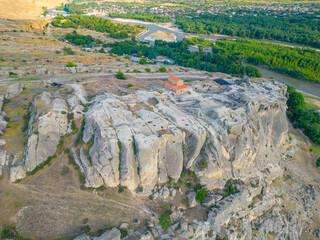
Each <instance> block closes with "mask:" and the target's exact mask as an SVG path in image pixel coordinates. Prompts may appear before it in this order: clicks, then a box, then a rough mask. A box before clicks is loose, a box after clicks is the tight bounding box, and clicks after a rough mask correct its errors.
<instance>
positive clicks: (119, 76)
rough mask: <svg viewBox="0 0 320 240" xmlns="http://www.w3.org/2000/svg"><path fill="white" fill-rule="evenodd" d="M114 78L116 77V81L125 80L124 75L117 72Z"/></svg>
mask: <svg viewBox="0 0 320 240" xmlns="http://www.w3.org/2000/svg"><path fill="white" fill-rule="evenodd" d="M116 77H117V78H118V79H122V80H125V79H126V77H125V76H124V73H123V72H121V71H119V72H118V73H117V75H116Z"/></svg>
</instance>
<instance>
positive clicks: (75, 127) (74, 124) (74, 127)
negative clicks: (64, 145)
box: [71, 120, 77, 131]
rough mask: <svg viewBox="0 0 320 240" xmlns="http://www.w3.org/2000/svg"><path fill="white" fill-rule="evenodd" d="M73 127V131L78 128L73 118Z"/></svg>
mask: <svg viewBox="0 0 320 240" xmlns="http://www.w3.org/2000/svg"><path fill="white" fill-rule="evenodd" d="M71 129H72V130H73V131H75V130H77V126H76V122H75V121H74V120H72V122H71Z"/></svg>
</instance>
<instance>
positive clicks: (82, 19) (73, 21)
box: [52, 15, 144, 39]
mask: <svg viewBox="0 0 320 240" xmlns="http://www.w3.org/2000/svg"><path fill="white" fill-rule="evenodd" d="M52 25H53V26H55V27H60V28H75V29H77V28H79V27H82V28H87V29H90V30H95V31H98V32H102V33H109V36H110V37H112V38H116V39H123V38H128V37H130V35H136V34H137V33H138V32H139V31H140V30H141V29H143V28H144V27H142V26H141V25H140V26H139V25H138V26H133V25H129V24H120V23H113V22H111V21H110V20H107V19H104V18H100V17H95V16H83V15H68V16H62V15H60V16H58V17H56V18H55V19H54V20H53V21H52Z"/></svg>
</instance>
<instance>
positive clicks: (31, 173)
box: [27, 155, 56, 175]
mask: <svg viewBox="0 0 320 240" xmlns="http://www.w3.org/2000/svg"><path fill="white" fill-rule="evenodd" d="M55 158H56V155H53V156H50V157H48V158H47V160H46V161H44V162H42V163H41V164H39V165H38V166H36V167H35V168H34V169H33V170H32V171H31V172H28V173H27V175H34V174H35V173H37V172H38V171H39V170H41V169H43V168H44V167H45V166H46V165H50V163H51V161H52V160H53V159H55Z"/></svg>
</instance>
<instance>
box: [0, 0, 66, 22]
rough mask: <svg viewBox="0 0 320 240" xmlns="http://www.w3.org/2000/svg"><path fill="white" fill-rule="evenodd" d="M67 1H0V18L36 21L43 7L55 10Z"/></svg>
mask: <svg viewBox="0 0 320 240" xmlns="http://www.w3.org/2000/svg"><path fill="white" fill-rule="evenodd" d="M62 2H67V0H0V18H8V19H35V18H37V17H38V16H39V15H40V14H41V13H42V12H43V10H42V7H47V8H53V7H55V6H58V5H60V4H61V3H62Z"/></svg>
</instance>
